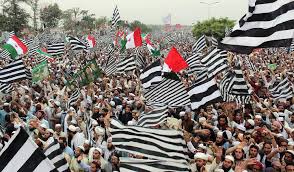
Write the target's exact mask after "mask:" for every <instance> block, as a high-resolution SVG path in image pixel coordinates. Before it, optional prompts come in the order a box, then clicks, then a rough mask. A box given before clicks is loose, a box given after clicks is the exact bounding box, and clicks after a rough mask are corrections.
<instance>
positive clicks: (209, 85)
mask: <svg viewBox="0 0 294 172" xmlns="http://www.w3.org/2000/svg"><path fill="white" fill-rule="evenodd" d="M188 94H189V96H190V99H191V108H192V109H193V110H194V109H198V108H201V107H202V106H206V105H210V104H213V103H218V102H222V101H223V99H222V96H221V93H220V91H219V89H218V87H217V85H216V81H215V79H214V78H212V77H210V78H207V79H205V80H204V81H201V82H196V83H195V84H193V85H192V86H191V87H190V88H189V91H188Z"/></svg>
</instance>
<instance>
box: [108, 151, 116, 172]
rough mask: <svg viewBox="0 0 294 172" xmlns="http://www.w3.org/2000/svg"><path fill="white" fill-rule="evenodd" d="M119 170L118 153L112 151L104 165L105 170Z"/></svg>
mask: <svg viewBox="0 0 294 172" xmlns="http://www.w3.org/2000/svg"><path fill="white" fill-rule="evenodd" d="M113 171H119V155H118V154H117V153H116V152H113V153H112V154H111V155H110V158H109V160H108V163H107V164H106V166H105V172H113Z"/></svg>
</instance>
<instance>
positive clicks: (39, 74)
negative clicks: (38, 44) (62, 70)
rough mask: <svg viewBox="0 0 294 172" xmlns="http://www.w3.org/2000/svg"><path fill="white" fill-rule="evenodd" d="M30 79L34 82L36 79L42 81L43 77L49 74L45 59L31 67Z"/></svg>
mask: <svg viewBox="0 0 294 172" xmlns="http://www.w3.org/2000/svg"><path fill="white" fill-rule="evenodd" d="M32 76H33V78H32V81H33V83H36V82H38V81H42V80H43V79H45V78H47V77H48V76H49V69H48V63H47V61H43V62H42V63H40V64H38V65H36V66H35V67H34V68H33V69H32Z"/></svg>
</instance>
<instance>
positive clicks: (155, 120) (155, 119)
mask: <svg viewBox="0 0 294 172" xmlns="http://www.w3.org/2000/svg"><path fill="white" fill-rule="evenodd" d="M167 112H168V109H167V106H163V107H160V108H157V109H153V110H152V111H150V112H147V113H142V114H141V115H140V117H139V119H138V124H137V125H138V126H141V127H155V126H157V125H159V124H161V123H163V122H165V121H166V118H167V116H168V115H167Z"/></svg>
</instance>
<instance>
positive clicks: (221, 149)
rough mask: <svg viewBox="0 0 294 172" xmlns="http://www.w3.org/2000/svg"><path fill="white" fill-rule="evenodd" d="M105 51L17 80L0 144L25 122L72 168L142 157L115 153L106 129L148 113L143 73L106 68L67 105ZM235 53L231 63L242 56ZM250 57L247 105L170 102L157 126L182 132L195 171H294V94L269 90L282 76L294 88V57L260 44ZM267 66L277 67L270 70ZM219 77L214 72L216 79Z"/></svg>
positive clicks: (91, 168) (185, 47)
mask: <svg viewBox="0 0 294 172" xmlns="http://www.w3.org/2000/svg"><path fill="white" fill-rule="evenodd" d="M175 46H176V47H177V49H178V50H179V52H180V53H181V54H182V55H183V56H184V57H185V58H187V57H188V56H190V55H192V42H187V43H186V42H182V43H178V44H177V43H175ZM161 48H163V49H162V50H161V51H162V52H168V49H169V48H170V47H169V46H163V47H161ZM106 51H107V49H106V48H105V45H104V44H101V45H99V44H98V45H97V48H96V49H95V50H94V51H92V52H91V53H89V54H87V55H85V54H80V53H77V54H75V55H74V56H72V55H69V53H68V52H67V53H65V54H64V55H62V56H60V57H56V60H55V61H54V62H53V63H51V64H50V65H49V66H50V77H48V78H47V79H45V80H43V81H41V82H38V83H31V82H30V81H28V80H23V81H20V82H19V83H14V84H13V86H14V90H13V91H12V92H11V93H10V94H1V96H2V99H1V101H0V105H1V110H0V124H1V127H2V130H3V131H4V132H3V134H2V135H1V142H0V143H1V144H0V149H2V148H3V146H4V145H5V144H6V143H7V142H8V140H9V139H10V138H11V136H12V135H13V133H14V132H15V131H16V130H17V129H18V128H20V127H22V128H24V129H25V130H26V131H27V132H28V133H29V135H30V136H31V137H32V138H33V139H34V141H35V143H36V144H37V145H38V146H39V148H40V149H43V150H44V149H46V148H47V147H48V146H49V145H50V144H51V143H53V142H54V140H55V139H56V140H58V142H59V143H60V145H61V148H62V149H63V155H64V157H65V159H66V161H67V163H68V165H69V167H70V170H71V171H73V172H82V171H85V172H98V171H102V172H103V171H104V172H112V171H120V170H119V166H120V157H133V158H139V159H140V158H144V157H142V156H140V155H134V154H128V153H125V152H119V151H117V150H116V149H115V146H114V145H113V144H112V137H111V134H110V132H109V127H110V124H109V121H110V120H111V119H112V118H115V119H118V120H119V121H120V122H121V123H122V124H124V125H131V126H134V125H136V124H137V122H138V118H139V116H140V115H141V114H142V112H147V111H150V107H148V106H147V105H146V104H145V102H144V94H143V91H142V88H141V86H140V79H139V76H138V73H139V72H138V71H136V72H132V73H128V74H117V75H111V76H107V75H105V74H102V75H101V77H99V78H97V79H96V80H95V81H94V82H93V83H91V84H89V85H87V86H83V87H81V88H80V92H81V94H80V96H79V99H78V100H77V101H76V102H75V103H74V104H73V105H72V106H70V107H68V106H67V102H68V100H69V97H70V95H71V94H72V93H73V92H74V91H75V90H74V89H72V88H69V87H67V86H66V83H67V81H68V79H69V77H70V76H72V74H74V73H75V72H77V71H79V70H80V69H82V67H83V65H84V64H85V63H86V61H87V60H91V59H95V60H96V62H97V64H99V65H100V66H102V67H103V66H104V65H105V63H106V61H107V53H106ZM119 55H120V52H119V49H118V50H116V51H115V52H114V54H113V56H115V57H116V58H117V59H118V57H119ZM143 55H144V57H145V58H146V61H147V63H148V64H150V63H151V62H152V61H154V60H155V57H152V56H151V54H150V53H149V52H148V50H147V49H146V50H143ZM164 56H165V54H163V55H162V57H163V58H164ZM231 56H233V58H232V59H231V60H229V61H231V63H232V61H234V60H236V59H237V56H239V55H235V54H231ZM22 58H23V59H24V61H25V63H26V65H27V66H28V67H29V68H32V67H33V66H34V64H35V61H34V59H35V58H34V57H29V56H23V57H22ZM158 58H161V57H158ZM241 58H243V56H241ZM248 58H249V59H250V61H251V62H252V63H253V64H254V65H255V67H256V69H257V70H255V71H253V70H251V69H249V68H248V66H246V65H245V64H243V66H242V68H243V73H244V76H245V79H246V81H247V83H248V86H249V88H250V90H252V96H251V101H250V104H246V105H240V104H237V103H235V102H219V103H216V104H211V105H208V106H206V107H203V108H201V109H197V110H194V111H192V110H191V109H190V108H189V107H179V108H169V111H168V118H167V120H166V121H165V123H162V124H160V125H158V126H157V127H156V128H162V129H175V130H181V131H183V137H184V139H185V141H186V144H187V148H188V155H189V158H190V162H189V165H190V169H191V171H192V172H214V171H215V172H220V171H222V172H232V171H236V172H243V171H252V172H262V171H268V172H271V171H273V172H282V171H286V172H293V171H294V97H293V96H292V98H290V99H285V100H283V99H281V100H274V99H272V98H271V95H270V93H269V88H270V87H271V86H272V85H274V84H275V81H279V80H280V79H281V78H283V77H285V76H287V77H288V78H289V81H291V82H292V83H291V84H292V87H293V84H294V77H293V71H294V63H293V61H294V58H293V57H292V55H291V54H288V53H287V51H286V50H285V49H284V48H275V49H260V50H258V51H255V52H253V53H252V54H251V55H249V56H248ZM269 64H275V65H276V66H277V67H276V68H275V69H270V68H269V67H268V65H269ZM2 65H5V63H2ZM178 76H179V77H180V78H181V80H182V81H183V83H184V85H185V86H186V87H187V88H188V87H189V86H191V84H192V83H193V80H195V78H197V77H195V76H193V75H192V76H190V75H188V74H187V72H186V71H183V72H181V73H180V74H179V75H178ZM221 77H222V75H219V76H218V77H217V78H218V81H219V80H220V78H221ZM292 89H293V88H292ZM88 117H90V118H91V119H92V120H91V121H92V122H91V125H92V126H93V130H92V131H91V133H90V134H91V136H92V137H91V138H92V140H89V139H88V138H87V135H88V133H87V129H86V128H87V125H88V124H87V121H88V120H87V119H88ZM0 162H1V160H0Z"/></svg>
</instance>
